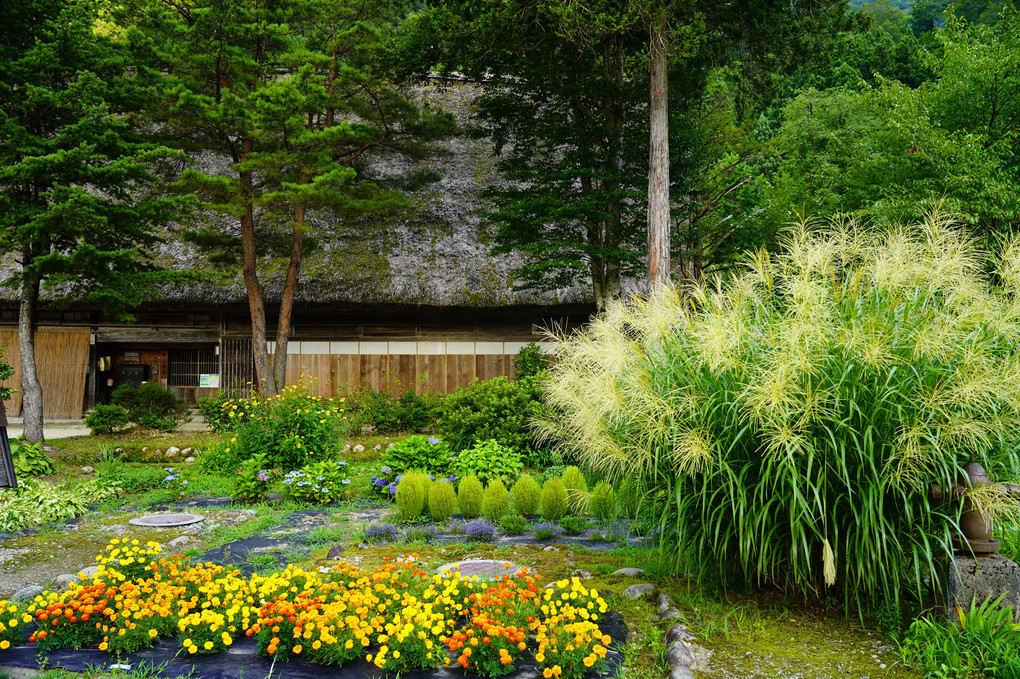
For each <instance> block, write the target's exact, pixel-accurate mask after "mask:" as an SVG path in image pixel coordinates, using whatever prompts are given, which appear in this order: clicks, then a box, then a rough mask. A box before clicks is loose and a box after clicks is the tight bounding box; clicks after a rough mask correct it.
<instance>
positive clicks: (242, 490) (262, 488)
mask: <svg viewBox="0 0 1020 679" xmlns="http://www.w3.org/2000/svg"><path fill="white" fill-rule="evenodd" d="M282 474H283V473H282V472H281V471H280V470H279V469H273V468H272V467H270V466H269V460H268V459H267V458H266V456H265V455H256V456H254V457H249V458H248V459H247V460H244V461H243V462H241V465H240V466H239V467H238V468H237V474H236V475H235V476H234V490H233V493H232V496H233V498H234V499H235V500H242V501H244V502H258V501H259V500H262V499H263V498H265V496H266V495H267V494H268V493H269V491H270V490H271V489H272V487H273V483H274V481H276V480H277V479H279V478H280V476H282Z"/></svg>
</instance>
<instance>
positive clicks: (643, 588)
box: [623, 583, 655, 599]
mask: <svg viewBox="0 0 1020 679" xmlns="http://www.w3.org/2000/svg"><path fill="white" fill-rule="evenodd" d="M654 591H655V585H649V584H648V583H641V584H638V585H631V586H630V587H628V588H627V589H625V590H623V596H625V597H627V598H628V599H640V598H641V597H643V596H644V595H646V594H651V593H652V592H654Z"/></svg>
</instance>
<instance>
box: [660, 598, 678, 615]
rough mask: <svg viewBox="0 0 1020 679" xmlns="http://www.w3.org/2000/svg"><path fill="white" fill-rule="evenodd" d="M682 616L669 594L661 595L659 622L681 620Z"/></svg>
mask: <svg viewBox="0 0 1020 679" xmlns="http://www.w3.org/2000/svg"><path fill="white" fill-rule="evenodd" d="M681 616H682V614H681V613H680V611H679V610H677V608H676V606H674V605H673V599H672V597H670V596H669V595H668V594H660V595H659V620H669V619H670V618H679V617H681Z"/></svg>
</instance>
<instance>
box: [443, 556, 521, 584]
mask: <svg viewBox="0 0 1020 679" xmlns="http://www.w3.org/2000/svg"><path fill="white" fill-rule="evenodd" d="M527 570H528V569H527V568H522V567H521V566H518V565H517V564H515V563H512V562H510V561H497V560H494V559H470V560H468V561H454V562H453V563H447V564H443V565H442V566H440V567H439V570H438V571H436V572H437V573H440V574H442V573H444V572H446V571H449V572H450V573H451V574H452V573H453V572H454V571H459V572H460V574H461V575H462V576H464V577H466V578H467V577H471V576H472V575H477V576H478V578H479V579H480V580H497V579H499V578H502V577H503V576H504V575H509V576H511V577H513V576H515V575H518V574H519V573H525V572H527Z"/></svg>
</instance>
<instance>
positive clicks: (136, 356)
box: [124, 351, 142, 363]
mask: <svg viewBox="0 0 1020 679" xmlns="http://www.w3.org/2000/svg"><path fill="white" fill-rule="evenodd" d="M124 362H125V363H141V362H142V352H140V351H125V352H124Z"/></svg>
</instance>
